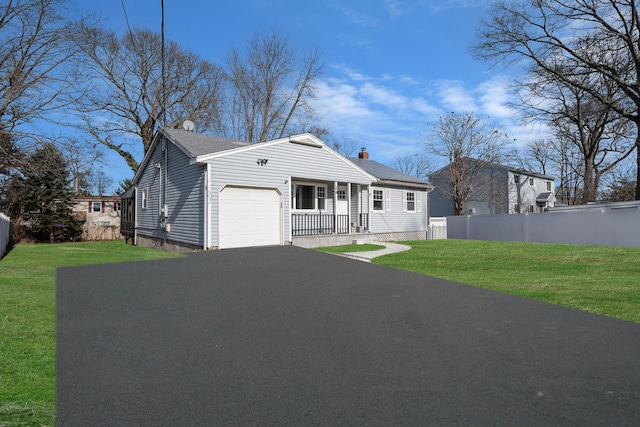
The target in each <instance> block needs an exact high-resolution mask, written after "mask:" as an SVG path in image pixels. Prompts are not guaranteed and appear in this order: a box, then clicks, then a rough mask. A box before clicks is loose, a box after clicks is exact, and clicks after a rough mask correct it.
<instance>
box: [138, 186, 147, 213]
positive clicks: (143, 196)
mask: <svg viewBox="0 0 640 427" xmlns="http://www.w3.org/2000/svg"><path fill="white" fill-rule="evenodd" d="M140 203H141V206H142V209H147V208H148V207H149V189H148V188H143V189H142V191H140Z"/></svg>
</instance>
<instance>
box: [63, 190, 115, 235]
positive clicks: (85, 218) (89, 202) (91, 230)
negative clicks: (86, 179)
mask: <svg viewBox="0 0 640 427" xmlns="http://www.w3.org/2000/svg"><path fill="white" fill-rule="evenodd" d="M74 202H75V204H74V206H73V213H74V215H75V217H76V219H77V220H79V221H80V222H81V223H82V240H117V239H121V238H122V237H121V235H120V209H121V200H120V197H119V196H80V197H76V198H75V199H74Z"/></svg>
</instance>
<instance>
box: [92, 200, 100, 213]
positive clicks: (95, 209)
mask: <svg viewBox="0 0 640 427" xmlns="http://www.w3.org/2000/svg"><path fill="white" fill-rule="evenodd" d="M91 204H92V205H93V206H92V208H93V209H92V211H93V212H101V211H102V202H91Z"/></svg>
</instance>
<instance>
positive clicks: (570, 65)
mask: <svg viewBox="0 0 640 427" xmlns="http://www.w3.org/2000/svg"><path fill="white" fill-rule="evenodd" d="M639 33H640V14H639V11H638V8H637V5H636V1H635V0H574V1H569V2H566V1H562V0H545V1H528V0H516V1H506V0H502V1H497V2H495V3H494V4H493V7H492V10H491V13H490V16H489V18H488V19H486V20H484V22H483V24H482V26H481V28H480V30H479V33H478V36H479V42H478V43H477V44H476V45H475V46H474V47H473V48H472V50H473V52H474V53H475V55H476V56H477V57H479V58H482V59H485V60H489V61H492V62H494V63H498V62H502V61H519V60H524V61H525V62H526V63H527V64H528V65H530V66H534V67H537V68H539V69H540V70H543V71H544V72H545V73H547V74H548V75H549V76H553V77H554V78H555V79H557V81H560V82H563V84H565V85H566V86H568V87H574V88H577V89H579V90H581V91H584V92H585V93H588V94H589V95H590V96H591V97H592V98H593V99H594V100H597V101H598V102H599V103H601V104H602V105H604V106H607V107H608V108H610V109H612V110H613V111H615V112H616V113H617V114H619V115H620V116H622V117H624V118H626V119H628V120H630V121H631V122H633V123H634V124H635V127H636V132H635V133H636V135H635V138H636V139H635V147H636V152H637V153H640V131H638V130H640V79H638V75H640V44H639V43H638V34H639ZM585 76H597V78H598V79H599V80H601V81H606V82H608V84H609V85H611V86H612V87H615V88H616V89H617V90H616V91H615V92H614V96H611V92H607V91H602V87H601V86H600V85H593V84H592V81H590V80H589V79H587V80H585ZM619 93H623V94H624V96H623V97H620V96H618V94H619ZM639 162H640V155H638V156H637V158H636V163H637V164H639ZM636 169H637V176H636V181H637V182H640V168H636ZM636 198H637V199H640V186H638V190H637V194H636Z"/></svg>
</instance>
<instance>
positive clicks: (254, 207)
mask: <svg viewBox="0 0 640 427" xmlns="http://www.w3.org/2000/svg"><path fill="white" fill-rule="evenodd" d="M219 203H220V205H219V206H220V216H219V218H220V222H219V227H220V228H219V236H220V243H219V248H220V249H226V248H241V247H247V246H271V245H280V244H282V208H281V206H282V196H281V194H280V193H279V192H278V190H277V189H274V188H255V187H234V186H226V187H224V188H223V189H222V190H221V191H220V199H219Z"/></svg>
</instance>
